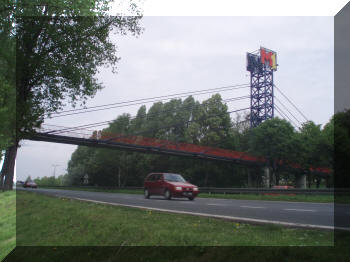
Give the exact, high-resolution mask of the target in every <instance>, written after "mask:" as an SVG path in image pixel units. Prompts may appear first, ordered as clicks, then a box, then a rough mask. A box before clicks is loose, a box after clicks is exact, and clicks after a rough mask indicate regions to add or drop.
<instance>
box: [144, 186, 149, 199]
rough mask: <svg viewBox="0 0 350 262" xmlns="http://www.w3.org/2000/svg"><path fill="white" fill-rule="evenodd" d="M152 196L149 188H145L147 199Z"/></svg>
mask: <svg viewBox="0 0 350 262" xmlns="http://www.w3.org/2000/svg"><path fill="white" fill-rule="evenodd" d="M149 197H150V194H149V191H148V189H147V188H145V198H149Z"/></svg>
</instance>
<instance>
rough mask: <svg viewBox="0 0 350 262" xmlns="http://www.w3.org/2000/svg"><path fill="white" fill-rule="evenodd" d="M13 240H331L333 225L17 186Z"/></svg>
mask: <svg viewBox="0 0 350 262" xmlns="http://www.w3.org/2000/svg"><path fill="white" fill-rule="evenodd" d="M17 207H18V212H17V245H18V246H28V245H30V246H333V239H334V235H333V234H334V233H333V231H321V230H306V229H297V228H285V227H281V226H275V225H250V224H241V223H236V222H232V221H224V220H219V219H213V218H203V217H196V216H191V215H180V214H170V213H163V212H155V211H148V210H142V209H136V208H128V207H116V206H110V205H102V204H94V203H89V202H83V201H77V200H71V199H67V198H56V197H49V196H45V195H41V194H36V193H32V192H23V191H17Z"/></svg>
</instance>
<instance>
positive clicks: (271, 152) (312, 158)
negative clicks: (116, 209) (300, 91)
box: [65, 94, 349, 187]
mask: <svg viewBox="0 0 350 262" xmlns="http://www.w3.org/2000/svg"><path fill="white" fill-rule="evenodd" d="M344 114H345V113H344ZM346 114H349V112H347V113H346ZM334 118H335V116H334V117H333V118H332V119H331V120H330V121H329V122H328V123H327V124H326V125H325V126H324V127H321V125H317V124H315V123H314V122H312V121H308V122H305V123H303V124H302V127H301V128H300V129H298V130H296V129H295V128H294V127H293V126H292V125H291V124H290V123H289V122H288V121H286V120H284V119H280V118H277V117H276V118H273V119H270V120H266V121H264V122H263V123H262V124H260V125H259V126H258V127H256V128H254V129H250V126H249V114H248V113H247V112H245V113H236V114H235V115H231V114H230V113H229V112H228V107H227V105H226V104H225V103H224V102H223V100H222V98H221V96H220V95H219V94H215V95H213V96H212V97H210V98H209V99H207V100H205V101H203V102H199V101H196V100H195V99H194V98H193V97H192V96H189V97H188V98H186V99H184V100H181V99H172V100H170V101H169V102H157V103H154V104H153V105H152V106H151V107H150V108H149V109H148V110H147V109H146V106H141V107H140V108H139V110H138V112H137V115H136V116H135V117H131V115H130V114H122V115H119V116H118V117H117V118H116V119H115V120H114V121H113V122H111V123H110V124H109V126H108V127H107V128H104V129H103V130H101V133H102V136H103V134H118V135H120V134H123V135H139V136H143V137H152V138H158V139H164V140H169V141H173V142H184V143H191V144H197V145H204V146H211V147H219V148H224V149H230V150H235V151H241V152H247V153H249V154H252V155H255V156H262V157H264V158H265V161H266V163H265V165H266V166H268V167H269V169H270V170H271V174H272V176H273V177H274V179H273V180H271V186H272V185H278V184H295V177H296V176H298V175H300V174H306V175H307V177H308V185H309V186H312V184H313V183H315V184H316V185H317V186H319V185H320V183H321V182H325V181H327V186H331V184H332V178H331V177H327V176H324V175H323V176H322V175H321V174H311V173H310V167H314V168H315V167H327V168H330V169H331V170H333V169H334V157H333V154H334V142H333V141H334V139H333V137H334ZM95 135H96V133H95ZM296 166H297V168H295V167H296ZM67 170H68V173H67V174H66V179H65V183H66V184H67V185H82V184H83V177H84V176H87V177H88V182H87V181H85V184H86V183H87V184H88V185H97V186H142V184H143V180H144V178H145V176H146V175H147V174H148V173H150V172H172V173H180V174H182V175H183V176H184V177H185V178H186V179H187V180H189V181H190V182H192V183H194V184H197V185H199V186H214V187H229V186H232V187H244V186H248V180H247V177H248V174H249V176H250V177H251V178H253V180H254V181H255V182H254V185H253V186H257V187H259V186H263V180H262V168H261V167H255V166H240V165H235V164H233V163H229V162H219V161H208V160H201V159H194V158H193V159H191V158H185V157H178V156H168V155H157V154H149V153H136V152H127V151H121V150H111V149H104V148H92V147H86V146H79V147H78V148H77V149H76V150H75V152H73V154H72V156H71V160H70V161H69V163H68V169H67ZM326 178H327V179H326ZM329 178H331V179H329Z"/></svg>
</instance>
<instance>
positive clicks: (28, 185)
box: [23, 181, 38, 188]
mask: <svg viewBox="0 0 350 262" xmlns="http://www.w3.org/2000/svg"><path fill="white" fill-rule="evenodd" d="M23 187H31V188H37V187H38V185H37V184H36V183H35V182H33V181H26V182H25V183H24V184H23Z"/></svg>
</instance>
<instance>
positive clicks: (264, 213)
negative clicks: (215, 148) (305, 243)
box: [20, 188, 350, 230]
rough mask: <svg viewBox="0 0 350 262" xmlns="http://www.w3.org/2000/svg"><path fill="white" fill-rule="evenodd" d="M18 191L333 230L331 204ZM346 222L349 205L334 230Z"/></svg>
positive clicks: (340, 209) (339, 210) (341, 210)
mask: <svg viewBox="0 0 350 262" xmlns="http://www.w3.org/2000/svg"><path fill="white" fill-rule="evenodd" d="M20 190H26V191H32V192H37V193H43V194H47V195H53V196H57V197H66V198H74V199H79V200H84V201H91V202H97V203H106V204H107V203H108V204H112V205H122V206H131V207H137V208H147V209H153V210H159V211H166V212H174V213H185V214H192V215H198V216H206V217H217V218H223V219H232V220H235V221H241V222H247V223H272V224H280V225H284V226H297V227H310V228H323V229H333V228H334V204H333V203H306V202H287V201H261V200H233V199H214V198H196V199H195V200H194V201H189V200H187V199H182V198H173V199H172V200H170V201H169V200H165V199H164V198H163V197H162V196H151V198H150V199H145V198H144V196H143V195H137V194H122V193H105V192H89V191H73V190H61V189H44V188H38V189H20ZM349 221H350V205H337V207H336V228H340V227H342V228H343V227H344V228H345V227H346V228H347V229H349V230H350V227H349ZM344 228H343V229H344Z"/></svg>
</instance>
